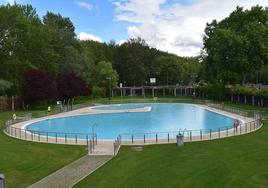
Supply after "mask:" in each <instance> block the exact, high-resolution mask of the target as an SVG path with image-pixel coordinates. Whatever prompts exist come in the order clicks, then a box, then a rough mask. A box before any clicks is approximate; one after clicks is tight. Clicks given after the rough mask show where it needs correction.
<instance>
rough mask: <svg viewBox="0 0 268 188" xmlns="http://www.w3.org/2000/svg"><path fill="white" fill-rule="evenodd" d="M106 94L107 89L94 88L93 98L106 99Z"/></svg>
mask: <svg viewBox="0 0 268 188" xmlns="http://www.w3.org/2000/svg"><path fill="white" fill-rule="evenodd" d="M105 93H106V88H105V87H98V86H94V87H93V88H92V97H93V98H101V97H105Z"/></svg>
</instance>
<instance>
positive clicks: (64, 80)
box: [58, 74, 89, 99]
mask: <svg viewBox="0 0 268 188" xmlns="http://www.w3.org/2000/svg"><path fill="white" fill-rule="evenodd" d="M58 90H59V95H60V98H62V99H69V98H73V97H76V96H85V95H89V88H88V86H87V83H86V81H84V80H82V79H81V78H80V77H78V76H76V75H75V74H67V75H64V76H62V77H60V78H59V79H58Z"/></svg>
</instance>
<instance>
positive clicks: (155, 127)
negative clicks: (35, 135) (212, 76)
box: [26, 103, 233, 140]
mask: <svg viewBox="0 0 268 188" xmlns="http://www.w3.org/2000/svg"><path fill="white" fill-rule="evenodd" d="M144 107H151V111H149V112H131V113H128V112H127V111H126V112H123V113H105V111H111V110H129V109H137V108H144ZM93 109H95V110H102V111H104V113H101V114H90V115H78V116H69V117H62V118H55V119H47V120H43V121H39V122H35V123H32V124H30V125H28V126H27V127H26V129H27V130H28V131H29V132H34V131H38V132H58V133H78V135H75V134H73V135H72V134H68V138H74V137H76V136H77V137H78V138H80V139H85V134H91V133H93V132H94V133H96V134H97V136H98V140H100V139H101V140H114V139H115V138H116V137H117V136H118V135H119V134H121V133H130V134H137V133H150V132H170V131H179V130H199V129H206V130H209V129H212V130H215V131H216V130H217V129H218V128H221V127H231V128H232V127H233V118H231V117H227V116H224V115H220V114H218V113H215V112H211V111H209V110H206V109H204V108H201V107H198V106H197V105H190V104H175V103H167V104H165V103H164V104H162V103H161V104H155V103H154V104H146V103H145V104H126V105H111V106H99V107H94V108H93ZM79 133H80V134H81V135H79ZM49 136H54V134H52V133H51V135H49ZM57 136H58V137H64V134H58V135H57ZM159 138H161V136H160V137H159Z"/></svg>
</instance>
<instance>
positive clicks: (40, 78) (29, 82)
mask: <svg viewBox="0 0 268 188" xmlns="http://www.w3.org/2000/svg"><path fill="white" fill-rule="evenodd" d="M22 94H23V97H24V99H26V100H32V101H38V100H41V101H42V100H51V99H55V98H56V97H57V95H58V90H57V83H56V79H55V77H54V76H52V75H50V74H49V73H47V72H45V71H41V70H36V69H32V70H28V71H26V72H25V73H24V75H23V83H22Z"/></svg>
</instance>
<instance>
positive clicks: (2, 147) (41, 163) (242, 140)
mask: <svg viewBox="0 0 268 188" xmlns="http://www.w3.org/2000/svg"><path fill="white" fill-rule="evenodd" d="M80 102H82V103H87V104H89V103H110V102H108V100H107V99H100V100H94V101H93V100H84V101H80ZM128 102H154V101H153V99H152V98H146V99H143V98H122V100H121V98H119V97H117V98H115V100H112V101H111V103H128ZM157 102H187V103H191V102H193V101H192V99H191V98H159V99H158V101H157ZM226 105H229V104H226ZM232 106H234V107H237V108H242V109H250V110H252V109H253V110H254V109H257V110H262V111H266V114H268V110H267V108H255V107H251V106H245V105H233V104H232ZM39 110H46V107H43V108H41V109H39V108H38V107H36V109H35V110H33V111H29V112H38V111H39ZM22 113H27V112H25V111H24V112H23V111H18V112H16V114H17V115H20V114H22ZM11 116H12V113H11V112H5V113H0V174H1V173H4V174H5V176H6V186H7V187H27V186H28V185H31V184H32V183H34V182H36V181H38V180H40V179H42V178H43V177H45V176H47V175H48V174H50V173H52V172H54V171H56V170H57V169H59V168H61V167H63V166H65V165H67V164H68V163H70V162H72V161H74V160H76V159H78V158H79V157H81V156H83V155H84V154H85V153H86V151H85V148H84V147H83V146H68V145H66V146H64V145H54V144H42V143H35V142H26V141H21V140H18V139H13V138H10V137H8V136H6V135H5V134H4V133H3V130H2V129H3V128H2V126H1V125H3V121H4V120H7V119H9V118H10V117H11ZM265 123H266V125H265V126H264V127H263V128H262V129H261V130H259V131H258V132H256V133H253V134H249V135H245V136H239V137H235V138H227V139H222V140H215V141H212V142H199V143H186V145H185V146H184V147H183V148H177V147H176V146H175V145H173V144H171V145H154V146H146V147H145V148H144V151H142V152H136V151H134V150H133V149H132V148H130V147H123V148H122V149H121V151H120V153H119V155H118V156H117V157H116V158H114V159H113V160H112V161H110V162H109V163H108V164H107V165H105V166H104V167H103V168H100V169H99V170H98V171H96V172H95V173H93V174H92V175H90V176H89V177H87V178H86V179H85V180H84V181H82V182H80V184H78V185H77V187H237V186H239V185H242V186H243V187H268V170H267V166H268V121H266V122H265ZM266 127H267V128H266Z"/></svg>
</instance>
